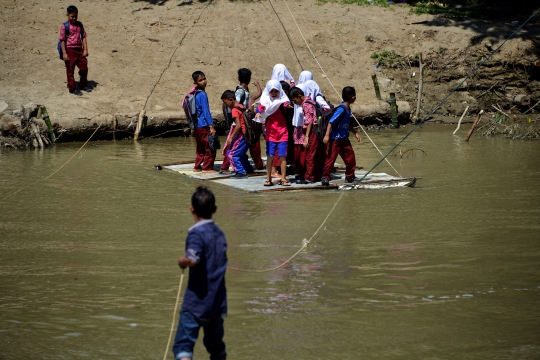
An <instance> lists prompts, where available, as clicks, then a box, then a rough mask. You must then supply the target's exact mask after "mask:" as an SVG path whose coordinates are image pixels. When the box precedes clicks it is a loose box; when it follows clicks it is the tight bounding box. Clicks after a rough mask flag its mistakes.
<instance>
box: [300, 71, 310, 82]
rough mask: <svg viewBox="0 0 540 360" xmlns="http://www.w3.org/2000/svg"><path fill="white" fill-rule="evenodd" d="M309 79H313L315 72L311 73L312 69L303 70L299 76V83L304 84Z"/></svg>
mask: <svg viewBox="0 0 540 360" xmlns="http://www.w3.org/2000/svg"><path fill="white" fill-rule="evenodd" d="M308 80H313V74H312V73H311V71H307V70H304V71H302V72H301V73H300V75H299V76H298V84H303V83H305V82H306V81H308Z"/></svg>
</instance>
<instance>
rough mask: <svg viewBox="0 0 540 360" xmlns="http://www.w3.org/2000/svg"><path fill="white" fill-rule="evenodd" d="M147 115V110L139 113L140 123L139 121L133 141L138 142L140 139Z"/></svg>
mask: <svg viewBox="0 0 540 360" xmlns="http://www.w3.org/2000/svg"><path fill="white" fill-rule="evenodd" d="M145 114H146V110H141V112H140V113H139V121H137V128H136V129H135V135H134V136H133V140H138V139H139V133H140V132H141V130H142V126H143V120H144V115H145Z"/></svg>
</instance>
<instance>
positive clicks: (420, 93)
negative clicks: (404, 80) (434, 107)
mask: <svg viewBox="0 0 540 360" xmlns="http://www.w3.org/2000/svg"><path fill="white" fill-rule="evenodd" d="M419 60H420V79H419V80H418V82H419V84H418V100H417V102H416V120H415V121H416V122H417V123H418V121H419V120H420V104H421V103H422V88H423V87H424V63H423V61H422V53H420V56H419Z"/></svg>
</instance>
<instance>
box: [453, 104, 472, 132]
mask: <svg viewBox="0 0 540 360" xmlns="http://www.w3.org/2000/svg"><path fill="white" fill-rule="evenodd" d="M467 110H469V106H468V105H467V107H466V108H465V111H464V112H463V114H461V117H460V118H459V121H458V123H457V128H456V130H454V132H453V133H452V135H456V133H457V131H458V130H459V127H460V126H461V120H463V117H464V116H465V114H466V113H467Z"/></svg>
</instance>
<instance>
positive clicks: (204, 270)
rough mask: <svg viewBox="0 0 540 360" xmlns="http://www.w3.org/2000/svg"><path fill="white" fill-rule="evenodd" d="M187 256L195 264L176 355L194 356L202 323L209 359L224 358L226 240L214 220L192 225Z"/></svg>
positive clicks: (187, 240) (225, 354) (181, 319)
mask: <svg viewBox="0 0 540 360" xmlns="http://www.w3.org/2000/svg"><path fill="white" fill-rule="evenodd" d="M186 257H187V258H188V259H190V260H191V261H193V262H195V263H196V265H195V266H193V267H190V268H189V280H188V285H187V289H186V291H185V293H184V301H183V302H182V309H181V312H180V320H179V323H178V329H177V331H176V337H175V340H174V346H173V353H174V356H175V359H180V358H183V357H189V358H192V357H193V348H194V345H195V342H196V341H197V337H198V335H199V329H200V328H201V327H202V328H203V330H204V340H203V341H204V346H205V347H206V350H207V351H208V352H209V353H210V359H224V358H225V357H226V356H227V353H226V351H225V343H224V342H223V335H224V328H223V318H224V317H226V316H227V290H226V288H225V272H226V269H227V242H226V240H225V234H223V232H222V231H221V229H220V228H219V227H218V226H217V225H216V224H214V221H213V220H211V219H208V220H202V221H199V222H197V223H196V224H195V225H193V226H192V227H191V228H189V230H188V235H187V238H186Z"/></svg>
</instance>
